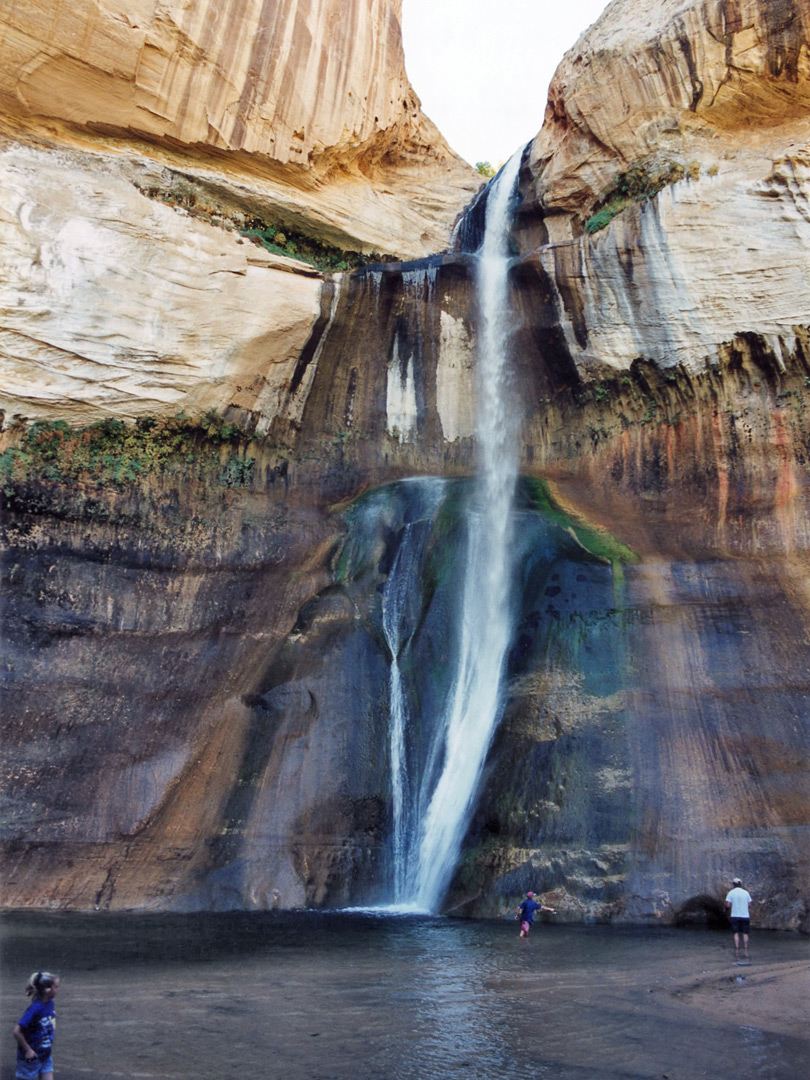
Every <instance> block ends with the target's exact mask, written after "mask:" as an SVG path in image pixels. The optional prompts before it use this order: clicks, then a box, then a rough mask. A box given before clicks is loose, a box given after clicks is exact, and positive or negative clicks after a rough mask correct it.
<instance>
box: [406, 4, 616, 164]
mask: <svg viewBox="0 0 810 1080" xmlns="http://www.w3.org/2000/svg"><path fill="white" fill-rule="evenodd" d="M607 4H608V0H402V33H403V38H404V42H405V66H406V68H407V71H408V78H409V79H410V81H411V85H412V86H413V88H414V90H415V91H416V93H417V94H418V95H419V97H420V99H421V101H422V109H423V110H424V112H426V113H427V115H428V116H429V117H430V119H431V120H432V121H433V122H434V124H436V126H437V127H438V128H439V130H440V131H441V133H442V134H443V135H444V137H445V138H446V139H447V141H448V142H449V143H450V145H451V146H452V147H453V149H454V150H455V151H457V153H459V154H461V156H462V157H463V158H466V159H467V161H469V162H470V163H471V164H473V165H474V164H475V163H476V162H477V161H489V162H491V163H492V164H493V165H500V164H501V163H502V162H504V161H506V160H507V158H509V157H510V156H511V154H512V153H513V152H514V151H515V150H517V148H518V147H519V146H522V145H523V144H524V143H526V142H528V141H529V139H531V138H533V137H534V136H535V135H536V134H537V132H538V131H539V130H540V127H541V125H542V123H543V113H544V112H545V108H546V97H547V96H548V84H549V82H550V81H551V76H552V75H553V74H554V71H555V69H556V67H557V65H558V64H559V62H560V60H562V58H563V55H564V53H566V52H567V50H568V49H569V48H570V47H571V46H572V45H573V44H574V42H575V41H576V40H577V38H578V37H579V35H580V34H581V33H582V31H583V30H587V28H588V27H589V26H590V25H591V23H592V22H595V20H596V19H597V18H598V17H599V15H601V14H602V12H603V11H604V9H605V8H606V7H607Z"/></svg>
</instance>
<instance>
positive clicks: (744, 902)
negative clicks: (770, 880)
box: [726, 877, 753, 960]
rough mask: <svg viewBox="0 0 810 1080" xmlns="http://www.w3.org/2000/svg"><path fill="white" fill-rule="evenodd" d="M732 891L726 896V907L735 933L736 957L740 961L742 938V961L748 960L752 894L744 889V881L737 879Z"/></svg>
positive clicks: (734, 881) (733, 883)
mask: <svg viewBox="0 0 810 1080" xmlns="http://www.w3.org/2000/svg"><path fill="white" fill-rule="evenodd" d="M731 884H732V889H731V892H729V893H728V894H727V896H726V907H727V908H728V910H729V912H730V914H731V929H732V930H733V931H734V956H735V958H736V959H737V960H739V959H740V937H742V946H743V947H742V959H743V960H747V959H748V931H749V930H750V928H751V919H750V917H749V906H750V904H752V903H753V901H752V899H751V894H750V893H748V892H746V890H745V889H744V888H743V887H742V881H740V879H739V878H738V877H735V878H734V880H733V881H732V883H731Z"/></svg>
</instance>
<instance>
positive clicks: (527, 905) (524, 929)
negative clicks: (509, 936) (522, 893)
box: [515, 892, 554, 938]
mask: <svg viewBox="0 0 810 1080" xmlns="http://www.w3.org/2000/svg"><path fill="white" fill-rule="evenodd" d="M535 911H550V912H551V913H552V915H553V914H554V908H550V907H546V905H545V904H538V903H537V901H536V900H535V898H534V893H533V892H527V893H526V899H525V900H522V901H521V902H520V904H519V905H518V909H517V915H516V916H515V919H516V920H517V921H518V922H519V923H520V936H521V937H522V938H527V937H528V936H529V931H530V930H531V927H532V919H533V918H534V913H535Z"/></svg>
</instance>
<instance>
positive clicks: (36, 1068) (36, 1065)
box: [14, 971, 59, 1080]
mask: <svg viewBox="0 0 810 1080" xmlns="http://www.w3.org/2000/svg"><path fill="white" fill-rule="evenodd" d="M58 990H59V976H58V975H51V973H50V972H49V971H35V972H34V974H33V975H32V976H31V978H30V979H29V980H28V986H26V988H25V992H26V994H27V995H28V997H30V998H33V999H34V1000H33V1001H32V1002H31V1004H30V1005H29V1006H28V1008H27V1009H26V1010H25V1012H24V1013H23V1014H22V1016H21V1017H20V1022H19V1023H18V1024H15V1025H14V1038H15V1039H16V1040H17V1072H16V1074H15V1075H16V1076H17V1077H18V1078H19V1080H53V1033H54V1028H55V1027H56V1017H55V1015H54V1013H55V1011H56V1010H55V1008H54V1004H53V999H54V998H55V997H56V994H57V991H58Z"/></svg>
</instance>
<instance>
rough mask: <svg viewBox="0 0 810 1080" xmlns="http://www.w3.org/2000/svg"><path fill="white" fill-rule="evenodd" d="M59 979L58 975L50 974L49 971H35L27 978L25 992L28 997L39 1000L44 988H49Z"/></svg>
mask: <svg viewBox="0 0 810 1080" xmlns="http://www.w3.org/2000/svg"><path fill="white" fill-rule="evenodd" d="M58 981H59V976H58V975H51V973H50V971H35V972H34V974H33V975H32V976H31V978H30V979H29V980H28V986H26V988H25V992H26V994H27V995H28V997H32V998H36V999H37V1001H39V1000H40V999H41V997H42V995H43V994H44V993H45V991H46V990H50V988H51V987H52V986H54V985H55V984H56V983H57V982H58Z"/></svg>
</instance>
